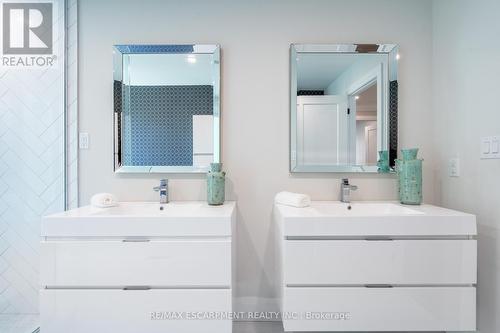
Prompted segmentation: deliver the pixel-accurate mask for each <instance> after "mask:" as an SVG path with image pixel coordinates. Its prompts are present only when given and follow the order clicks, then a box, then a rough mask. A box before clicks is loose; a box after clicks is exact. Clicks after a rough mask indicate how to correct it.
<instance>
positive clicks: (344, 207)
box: [314, 202, 424, 216]
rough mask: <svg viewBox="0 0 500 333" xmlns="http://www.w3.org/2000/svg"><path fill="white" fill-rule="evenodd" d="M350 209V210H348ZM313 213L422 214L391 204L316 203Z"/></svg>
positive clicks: (350, 214) (356, 214) (341, 214)
mask: <svg viewBox="0 0 500 333" xmlns="http://www.w3.org/2000/svg"><path fill="white" fill-rule="evenodd" d="M349 207H350V209H349ZM314 208H315V210H314V212H315V213H318V214H320V215H324V216H328V215H331V216H387V215H391V216H393V215H403V216H404V215H419V214H424V213H422V212H420V211H418V210H415V209H411V208H409V207H405V206H402V205H398V204H395V203H392V202H377V203H374V202H354V203H351V204H346V203H343V202H331V203H330V202H317V203H315V204H314Z"/></svg>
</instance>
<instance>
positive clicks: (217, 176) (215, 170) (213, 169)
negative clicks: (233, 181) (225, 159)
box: [207, 163, 226, 206]
mask: <svg viewBox="0 0 500 333" xmlns="http://www.w3.org/2000/svg"><path fill="white" fill-rule="evenodd" d="M225 188H226V173H225V172H224V171H222V163H211V164H210V171H208V173H207V201H208V204H209V205H213V206H217V205H222V204H224V200H225V196H226V193H225Z"/></svg>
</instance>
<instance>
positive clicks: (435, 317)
mask: <svg viewBox="0 0 500 333" xmlns="http://www.w3.org/2000/svg"><path fill="white" fill-rule="evenodd" d="M274 214H275V220H276V225H277V226H278V230H277V235H278V239H277V246H278V251H277V253H278V258H277V262H278V266H277V267H278V269H279V272H278V274H277V276H278V277H279V281H278V282H277V285H278V286H279V290H278V293H279V295H280V304H281V311H282V312H283V318H284V319H283V326H284V329H285V331H291V332H298V331H474V330H475V328H476V282H477V278H476V275H477V241H476V240H475V239H474V236H475V235H476V233H477V231H476V222H475V217H474V216H473V215H470V214H463V213H460V212H456V211H452V210H447V209H443V208H439V207H434V206H429V205H423V206H418V207H411V208H409V207H406V206H401V205H399V204H395V203H354V204H352V209H350V210H349V209H348V205H347V204H343V203H337V202H313V204H312V205H311V207H307V208H293V207H287V206H281V205H276V206H275V209H274Z"/></svg>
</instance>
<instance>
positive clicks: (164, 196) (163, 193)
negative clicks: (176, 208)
mask: <svg viewBox="0 0 500 333" xmlns="http://www.w3.org/2000/svg"><path fill="white" fill-rule="evenodd" d="M153 190H155V191H156V192H158V193H159V194H160V203H161V204H166V203H168V179H161V180H160V186H155V187H154V188H153Z"/></svg>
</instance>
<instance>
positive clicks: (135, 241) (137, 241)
mask: <svg viewBox="0 0 500 333" xmlns="http://www.w3.org/2000/svg"><path fill="white" fill-rule="evenodd" d="M122 242H124V243H146V242H150V240H149V239H124V240H122Z"/></svg>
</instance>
